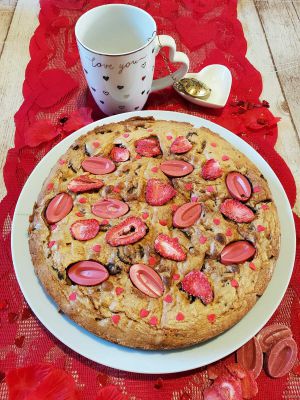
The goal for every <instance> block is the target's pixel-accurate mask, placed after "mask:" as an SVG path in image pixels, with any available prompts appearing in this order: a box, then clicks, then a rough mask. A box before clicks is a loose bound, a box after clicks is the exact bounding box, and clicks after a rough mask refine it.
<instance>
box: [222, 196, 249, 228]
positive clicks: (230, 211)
mask: <svg viewBox="0 0 300 400" xmlns="http://www.w3.org/2000/svg"><path fill="white" fill-rule="evenodd" d="M220 211H221V213H222V214H223V215H225V217H227V218H229V219H232V220H233V221H235V222H251V221H253V220H254V218H255V214H254V212H253V211H252V210H251V208H249V207H247V206H246V205H245V204H243V203H241V202H239V201H238V200H235V199H227V200H225V201H224V202H223V203H222V204H221V207H220Z"/></svg>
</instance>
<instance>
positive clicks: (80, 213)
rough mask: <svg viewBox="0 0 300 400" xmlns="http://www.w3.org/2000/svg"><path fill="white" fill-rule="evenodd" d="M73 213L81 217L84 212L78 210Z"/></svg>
mask: <svg viewBox="0 0 300 400" xmlns="http://www.w3.org/2000/svg"><path fill="white" fill-rule="evenodd" d="M75 215H77V217H83V216H84V214H83V213H82V212H80V211H78V212H77V213H75Z"/></svg>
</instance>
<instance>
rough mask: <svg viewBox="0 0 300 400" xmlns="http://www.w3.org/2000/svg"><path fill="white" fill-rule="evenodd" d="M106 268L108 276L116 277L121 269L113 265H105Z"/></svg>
mask: <svg viewBox="0 0 300 400" xmlns="http://www.w3.org/2000/svg"><path fill="white" fill-rule="evenodd" d="M106 268H107V269H108V272H109V273H110V275H117V274H119V273H120V272H121V271H122V267H120V266H119V265H116V264H114V263H109V264H107V266H106Z"/></svg>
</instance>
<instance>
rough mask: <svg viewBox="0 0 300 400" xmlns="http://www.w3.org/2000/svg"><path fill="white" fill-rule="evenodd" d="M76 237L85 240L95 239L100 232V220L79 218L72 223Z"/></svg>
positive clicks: (71, 229) (73, 233) (72, 230)
mask: <svg viewBox="0 0 300 400" xmlns="http://www.w3.org/2000/svg"><path fill="white" fill-rule="evenodd" d="M70 231H71V234H72V236H73V238H74V239H77V240H81V241H85V240H90V239H93V238H94V237H95V236H97V234H98V232H99V222H98V221H97V220H96V219H85V220H78V221H76V222H74V223H73V224H72V225H71V228H70Z"/></svg>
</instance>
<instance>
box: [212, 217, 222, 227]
mask: <svg viewBox="0 0 300 400" xmlns="http://www.w3.org/2000/svg"><path fill="white" fill-rule="evenodd" d="M213 223H214V224H215V225H220V223H221V221H220V219H219V218H214V219H213Z"/></svg>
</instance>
